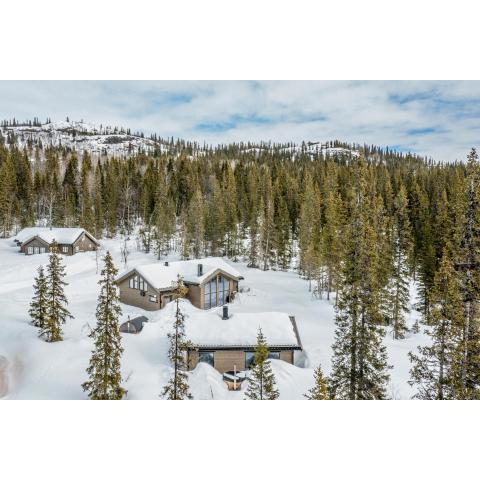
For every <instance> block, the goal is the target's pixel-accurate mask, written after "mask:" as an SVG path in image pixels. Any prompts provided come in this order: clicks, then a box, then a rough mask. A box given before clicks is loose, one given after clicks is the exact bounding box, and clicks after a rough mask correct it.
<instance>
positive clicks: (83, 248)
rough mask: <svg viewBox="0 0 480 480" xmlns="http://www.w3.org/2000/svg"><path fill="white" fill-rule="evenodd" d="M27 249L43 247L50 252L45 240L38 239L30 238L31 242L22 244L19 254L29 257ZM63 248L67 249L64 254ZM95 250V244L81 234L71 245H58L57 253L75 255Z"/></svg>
mask: <svg viewBox="0 0 480 480" xmlns="http://www.w3.org/2000/svg"><path fill="white" fill-rule="evenodd" d="M28 247H45V248H46V249H47V252H50V245H49V244H48V243H47V242H46V241H45V240H42V239H41V238H39V237H34V238H32V240H30V241H28V242H25V243H23V244H22V245H21V247H20V252H22V253H25V254H26V255H29V253H28ZM64 247H66V248H67V251H66V252H64V251H63V250H64ZM75 247H78V252H77V251H76V250H75ZM97 248H98V246H97V244H96V243H95V242H94V241H93V240H92V239H90V238H89V237H88V235H85V234H84V233H83V234H82V235H81V236H80V237H79V238H78V239H77V240H76V241H75V242H74V243H73V244H69V243H59V244H58V253H61V254H62V255H75V253H79V252H90V251H94V250H97ZM30 255H31V254H30Z"/></svg>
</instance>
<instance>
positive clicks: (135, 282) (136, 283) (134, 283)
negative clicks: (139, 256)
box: [133, 275, 138, 290]
mask: <svg viewBox="0 0 480 480" xmlns="http://www.w3.org/2000/svg"><path fill="white" fill-rule="evenodd" d="M133 288H135V289H136V290H138V277H137V276H136V275H135V276H134V277H133Z"/></svg>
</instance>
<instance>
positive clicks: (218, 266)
mask: <svg viewBox="0 0 480 480" xmlns="http://www.w3.org/2000/svg"><path fill="white" fill-rule="evenodd" d="M179 276H181V277H182V278H183V282H184V284H185V286H186V287H187V288H188V292H187V295H186V298H187V299H188V300H190V302H191V303H192V304H193V305H194V306H195V307H197V308H201V309H210V308H214V307H217V306H221V305H224V304H226V303H229V302H230V301H231V300H233V298H234V296H235V294H236V293H237V291H238V282H239V281H240V280H242V279H243V277H242V276H241V275H240V273H239V272H238V271H237V270H236V269H235V268H234V267H232V266H231V265H230V264H228V263H227V262H226V261H225V260H223V259H221V258H218V257H209V258H203V259H198V260H184V261H178V262H170V263H169V262H165V263H160V262H159V263H153V264H148V265H141V266H137V267H134V268H131V269H129V270H127V271H126V272H124V273H122V274H120V275H119V276H118V277H117V279H116V284H117V285H118V288H119V290H120V301H121V302H123V303H126V304H127V305H133V306H135V307H140V308H143V309H144V310H159V309H160V308H163V307H165V305H167V304H168V303H169V302H170V301H172V300H173V284H174V283H175V282H176V281H177V279H178V277H179Z"/></svg>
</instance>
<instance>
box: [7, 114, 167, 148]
mask: <svg viewBox="0 0 480 480" xmlns="http://www.w3.org/2000/svg"><path fill="white" fill-rule="evenodd" d="M8 132H13V133H15V134H16V135H17V138H18V140H17V145H18V146H19V148H24V147H26V146H27V142H28V140H36V141H38V140H39V141H41V142H42V145H43V146H47V145H48V146H53V147H58V146H60V145H62V146H64V147H69V148H71V149H73V150H75V151H77V152H83V151H85V150H86V151H88V152H90V154H92V155H93V156H99V155H103V154H107V155H115V156H129V155H136V154H138V153H139V152H142V151H145V152H150V153H151V152H153V151H155V150H159V151H161V152H167V151H168V147H167V146H166V145H164V144H163V143H161V142H158V141H154V140H151V139H149V138H143V137H141V136H139V135H133V134H126V133H120V132H121V130H119V129H114V128H112V127H108V126H99V125H93V124H89V123H84V122H78V121H69V122H67V121H59V122H51V123H46V124H42V125H40V126H28V125H27V126H25V125H22V126H5V127H2V134H3V135H6V134H7V133H8Z"/></svg>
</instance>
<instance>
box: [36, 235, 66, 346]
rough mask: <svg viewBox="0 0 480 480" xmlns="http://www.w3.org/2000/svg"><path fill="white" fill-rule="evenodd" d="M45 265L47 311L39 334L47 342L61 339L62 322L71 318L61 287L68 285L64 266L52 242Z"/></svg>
mask: <svg viewBox="0 0 480 480" xmlns="http://www.w3.org/2000/svg"><path fill="white" fill-rule="evenodd" d="M50 249H51V253H50V256H49V261H48V266H47V295H46V300H47V313H46V319H45V322H44V324H43V325H42V326H41V328H40V336H41V337H43V338H44V339H45V340H46V341H47V342H58V341H61V340H63V337H62V324H64V323H65V322H66V319H67V318H68V317H70V318H73V317H72V315H70V312H69V311H68V310H67V305H68V301H67V298H66V296H65V293H64V291H63V287H64V286H65V285H68V284H67V283H66V282H65V281H64V280H63V277H65V266H64V265H63V264H62V259H61V256H60V255H59V254H58V245H57V243H56V242H53V243H52V245H51V247H50Z"/></svg>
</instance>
